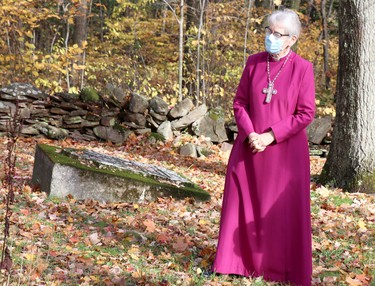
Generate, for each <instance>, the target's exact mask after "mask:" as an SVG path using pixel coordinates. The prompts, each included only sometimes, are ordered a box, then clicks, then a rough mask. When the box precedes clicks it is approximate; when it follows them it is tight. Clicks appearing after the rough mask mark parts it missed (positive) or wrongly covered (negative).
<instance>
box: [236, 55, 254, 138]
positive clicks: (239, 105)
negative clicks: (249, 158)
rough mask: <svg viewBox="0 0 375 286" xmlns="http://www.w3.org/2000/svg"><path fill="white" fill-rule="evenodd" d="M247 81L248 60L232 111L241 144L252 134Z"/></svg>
mask: <svg viewBox="0 0 375 286" xmlns="http://www.w3.org/2000/svg"><path fill="white" fill-rule="evenodd" d="M249 81H250V58H249V59H248V60H247V63H246V67H245V68H244V70H243V72H242V76H241V80H240V83H239V85H238V88H237V92H236V96H235V97H234V100H233V111H234V117H235V119H236V123H237V128H238V138H237V140H240V141H241V142H243V141H244V140H245V139H246V138H247V136H248V135H249V134H250V133H252V132H254V127H253V123H252V122H251V119H250V116H249V96H250V95H249V90H250V88H249V84H250V83H249Z"/></svg>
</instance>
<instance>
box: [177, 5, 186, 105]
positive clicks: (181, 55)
mask: <svg viewBox="0 0 375 286" xmlns="http://www.w3.org/2000/svg"><path fill="white" fill-rule="evenodd" d="M184 7H185V4H184V0H180V22H179V25H180V32H179V38H180V40H179V49H178V50H179V52H178V54H179V56H178V101H182V80H183V75H182V68H183V62H184Z"/></svg>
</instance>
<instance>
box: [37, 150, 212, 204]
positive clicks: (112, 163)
mask: <svg viewBox="0 0 375 286" xmlns="http://www.w3.org/2000/svg"><path fill="white" fill-rule="evenodd" d="M32 181H33V183H35V184H36V185H39V186H40V187H41V190H42V191H43V192H46V193H47V194H48V195H50V196H55V197H65V196H67V195H72V196H73V197H74V198H76V199H94V200H98V201H107V202H108V201H109V202H114V201H123V202H142V201H152V200H155V199H157V198H158V197H169V196H171V197H174V198H180V199H182V198H186V197H194V198H195V199H197V200H201V201H206V200H209V199H210V195H209V194H208V193H207V192H206V191H204V190H203V189H201V188H200V187H198V186H197V185H195V184H194V183H192V182H191V181H190V180H188V179H186V178H184V177H182V176H180V175H179V174H177V173H176V172H174V171H171V170H168V169H166V168H163V167H159V166H155V165H150V164H145V163H140V162H136V161H130V160H126V159H122V158H119V157H114V156H109V155H106V154H101V153H98V152H94V151H90V150H80V149H61V148H57V147H54V146H50V145H45V144H38V145H37V146H36V152H35V161H34V169H33V177H32Z"/></svg>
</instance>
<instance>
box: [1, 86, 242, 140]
mask: <svg viewBox="0 0 375 286" xmlns="http://www.w3.org/2000/svg"><path fill="white" fill-rule="evenodd" d="M90 92H91V93H92V95H93V96H91V95H90ZM16 113H17V114H19V117H20V119H21V121H22V128H21V133H22V134H23V135H25V136H46V137H48V138H51V139H63V138H66V137H70V138H73V139H75V140H88V141H90V140H105V141H111V142H113V143H116V144H122V143H123V142H124V141H125V140H126V138H127V137H128V136H129V134H131V133H132V132H135V133H137V134H142V133H148V132H157V133H159V134H160V135H162V136H163V137H164V138H165V139H167V140H169V139H173V137H174V136H176V135H178V134H179V133H180V132H181V131H184V132H188V133H191V134H192V135H197V136H201V135H204V136H205V137H209V138H210V139H211V141H212V142H214V143H220V142H224V141H228V132H229V133H232V134H229V137H230V138H231V137H233V132H232V131H236V128H235V126H226V125H225V121H224V113H223V111H222V110H220V109H210V110H208V109H207V107H206V106H205V105H200V106H198V107H196V106H194V104H193V102H192V101H191V100H190V99H188V98H186V99H184V100H183V101H181V102H179V103H177V104H176V105H175V106H172V107H171V106H168V104H167V103H166V102H165V101H164V100H163V99H161V98H160V97H153V98H146V97H144V96H141V95H139V94H136V93H130V94H126V93H125V92H123V91H122V90H121V89H118V88H115V87H113V86H111V85H108V86H107V95H106V96H105V97H99V96H97V94H95V91H93V90H85V92H84V93H81V94H80V95H77V94H69V93H57V94H54V95H48V94H45V93H44V92H42V91H41V90H39V89H37V88H36V87H34V86H32V85H31V84H20V83H13V84H11V85H9V86H5V87H3V88H1V90H0V132H2V133H6V132H7V131H8V130H9V129H8V126H9V122H10V120H11V119H12V118H14V114H16ZM230 130H232V131H230Z"/></svg>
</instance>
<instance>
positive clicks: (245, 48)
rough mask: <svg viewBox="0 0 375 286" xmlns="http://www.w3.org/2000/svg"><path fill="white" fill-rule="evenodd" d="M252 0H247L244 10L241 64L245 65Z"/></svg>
mask: <svg viewBox="0 0 375 286" xmlns="http://www.w3.org/2000/svg"><path fill="white" fill-rule="evenodd" d="M253 1H254V0H248V7H247V12H246V27H245V37H244V45H243V66H245V65H246V59H247V56H248V55H247V38H248V34H249V25H250V15H251V8H252V5H253Z"/></svg>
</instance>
